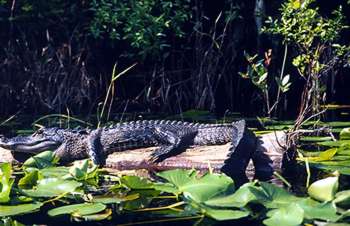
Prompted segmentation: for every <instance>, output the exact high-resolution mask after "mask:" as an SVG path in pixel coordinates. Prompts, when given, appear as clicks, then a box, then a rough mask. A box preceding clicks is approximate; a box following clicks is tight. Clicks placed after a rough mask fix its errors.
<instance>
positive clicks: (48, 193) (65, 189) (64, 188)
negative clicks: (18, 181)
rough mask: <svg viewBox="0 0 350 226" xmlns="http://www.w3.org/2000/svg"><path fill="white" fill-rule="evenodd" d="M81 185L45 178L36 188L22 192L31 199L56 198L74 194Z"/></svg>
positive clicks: (74, 182)
mask: <svg viewBox="0 0 350 226" xmlns="http://www.w3.org/2000/svg"><path fill="white" fill-rule="evenodd" d="M81 185H82V184H81V183H79V182H77V181H73V180H63V179H58V178H45V179H42V180H39V181H38V184H37V186H36V187H33V188H32V189H22V190H21V191H22V192H23V193H24V194H26V195H28V196H31V197H55V196H59V195H62V194H65V193H71V192H74V191H75V190H76V189H77V188H78V187H80V186H81Z"/></svg>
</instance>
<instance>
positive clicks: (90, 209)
mask: <svg viewBox="0 0 350 226" xmlns="http://www.w3.org/2000/svg"><path fill="white" fill-rule="evenodd" d="M104 209H106V205H104V204H102V203H80V204H73V205H67V206H61V207H57V208H54V209H51V210H49V211H48V212H47V214H48V215H49V216H51V217H55V216H59V215H63V214H71V215H74V216H75V217H78V216H84V215H90V214H96V213H99V212H101V211H103V210H104Z"/></svg>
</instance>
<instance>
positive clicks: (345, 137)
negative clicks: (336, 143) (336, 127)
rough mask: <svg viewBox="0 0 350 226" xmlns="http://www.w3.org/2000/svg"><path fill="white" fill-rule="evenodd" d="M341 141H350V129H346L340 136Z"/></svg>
mask: <svg viewBox="0 0 350 226" xmlns="http://www.w3.org/2000/svg"><path fill="white" fill-rule="evenodd" d="M339 136H340V140H350V128H344V129H342V131H341V132H340V134H339Z"/></svg>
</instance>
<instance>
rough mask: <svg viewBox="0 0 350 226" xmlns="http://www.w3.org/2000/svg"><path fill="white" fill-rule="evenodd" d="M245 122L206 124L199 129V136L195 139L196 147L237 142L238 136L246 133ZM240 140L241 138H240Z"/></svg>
mask: <svg viewBox="0 0 350 226" xmlns="http://www.w3.org/2000/svg"><path fill="white" fill-rule="evenodd" d="M244 128H245V121H244V120H240V121H237V122H233V123H226V124H204V125H200V127H198V134H197V136H196V137H195V139H194V144H195V145H216V144H226V143H228V142H232V141H235V140H236V135H239V136H243V134H239V133H240V132H241V131H244ZM239 139H240V138H239Z"/></svg>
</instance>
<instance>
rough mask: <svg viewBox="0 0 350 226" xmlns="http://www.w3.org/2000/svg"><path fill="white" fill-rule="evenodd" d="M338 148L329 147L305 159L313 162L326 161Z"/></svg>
mask: <svg viewBox="0 0 350 226" xmlns="http://www.w3.org/2000/svg"><path fill="white" fill-rule="evenodd" d="M337 151H338V149H337V148H330V149H328V150H326V151H323V152H320V153H319V155H318V156H315V157H307V159H308V160H309V161H310V162H311V161H315V162H320V161H327V160H331V159H332V158H333V157H334V155H335V154H336V153H337Z"/></svg>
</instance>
